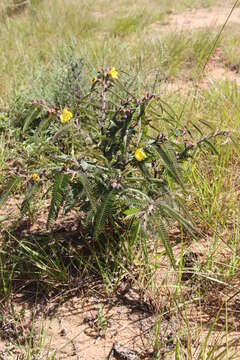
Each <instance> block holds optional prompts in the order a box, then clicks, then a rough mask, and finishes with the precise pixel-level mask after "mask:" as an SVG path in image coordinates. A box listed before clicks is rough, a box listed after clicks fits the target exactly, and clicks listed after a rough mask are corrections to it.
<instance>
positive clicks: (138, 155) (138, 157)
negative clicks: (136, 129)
mask: <svg viewBox="0 0 240 360" xmlns="http://www.w3.org/2000/svg"><path fill="white" fill-rule="evenodd" d="M134 156H135V158H136V160H137V161H143V160H144V159H146V157H147V155H146V154H145V152H144V151H143V149H142V148H140V149H137V150H135V153H134Z"/></svg>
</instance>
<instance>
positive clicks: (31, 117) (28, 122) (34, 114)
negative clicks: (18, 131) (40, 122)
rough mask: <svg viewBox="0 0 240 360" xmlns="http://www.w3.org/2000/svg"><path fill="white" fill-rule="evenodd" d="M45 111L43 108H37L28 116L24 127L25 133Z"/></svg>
mask: <svg viewBox="0 0 240 360" xmlns="http://www.w3.org/2000/svg"><path fill="white" fill-rule="evenodd" d="M42 111H43V109H42V108H39V107H35V108H34V109H33V111H32V112H31V113H30V115H28V116H27V118H26V120H25V122H24V126H23V132H25V131H27V130H28V129H29V127H30V125H31V124H32V122H33V121H34V120H35V119H36V118H37V117H38V116H39V114H40V113H41V112H42Z"/></svg>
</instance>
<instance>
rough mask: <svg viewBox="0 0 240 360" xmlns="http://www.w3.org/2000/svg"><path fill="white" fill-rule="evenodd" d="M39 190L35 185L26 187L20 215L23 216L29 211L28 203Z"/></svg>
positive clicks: (38, 186) (37, 185)
mask: <svg viewBox="0 0 240 360" xmlns="http://www.w3.org/2000/svg"><path fill="white" fill-rule="evenodd" d="M39 188H40V185H39V184H37V183H35V184H33V185H30V186H29V187H28V189H27V192H26V195H25V198H24V200H23V202H22V205H21V213H22V214H25V213H26V212H27V211H28V210H29V207H30V203H31V201H32V200H33V198H34V196H35V194H36V193H37V192H38V191H39Z"/></svg>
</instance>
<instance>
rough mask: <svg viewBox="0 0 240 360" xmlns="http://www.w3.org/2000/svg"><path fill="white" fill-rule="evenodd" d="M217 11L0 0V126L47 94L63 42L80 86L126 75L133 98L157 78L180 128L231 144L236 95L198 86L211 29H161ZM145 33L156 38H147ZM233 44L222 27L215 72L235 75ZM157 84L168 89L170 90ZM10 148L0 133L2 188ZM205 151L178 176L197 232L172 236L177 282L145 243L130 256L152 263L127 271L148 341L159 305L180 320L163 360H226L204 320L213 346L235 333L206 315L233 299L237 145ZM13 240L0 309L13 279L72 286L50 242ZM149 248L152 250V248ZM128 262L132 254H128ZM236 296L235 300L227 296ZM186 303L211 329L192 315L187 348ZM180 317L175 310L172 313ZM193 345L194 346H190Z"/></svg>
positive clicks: (59, 250) (222, 87) (112, 282)
mask: <svg viewBox="0 0 240 360" xmlns="http://www.w3.org/2000/svg"><path fill="white" fill-rule="evenodd" d="M232 4H233V2H232V1H229V2H228V4H227V6H229V7H231V5H232ZM217 5H219V6H221V5H224V6H226V2H223V1H214V0H207V1H204V0H202V1H201V0H194V1H190V0H189V1H188V0H185V1H184V0H181V1H177V2H176V1H171V0H170V1H165V0H162V1H161V0H151V1H146V0H139V1H126V0H125V1H124V0H118V1H109V0H97V1H79V0H67V1H64V0H55V1H45V0H42V1H29V3H28V6H26V7H25V8H22V9H21V10H20V9H19V11H16V12H11V13H9V11H8V10H7V8H8V7H9V6H10V5H9V1H6V2H4V1H3V2H1V4H0V12H1V26H0V106H1V108H2V112H1V115H0V126H4V127H6V126H8V125H7V124H6V122H7V121H9V119H7V118H6V110H8V109H9V107H14V106H15V107H16V113H17V111H19V109H21V104H18V102H17V100H16V99H19V96H20V97H21V99H24V101H25V100H26V99H32V98H49V96H51V94H52V92H53V89H54V87H55V82H56V81H57V79H58V75H59V72H60V71H62V69H63V67H62V63H63V60H64V59H66V58H67V57H68V56H69V53H70V50H69V48H68V46H69V45H71V46H72V47H74V49H75V52H76V54H77V55H78V56H82V57H84V59H85V60H86V61H87V63H88V65H89V79H86V81H89V83H91V78H92V76H93V75H94V74H95V73H96V71H97V70H98V69H99V68H100V67H102V66H115V67H116V68H117V69H120V70H122V71H126V72H127V73H130V74H133V75H134V76H136V88H137V92H138V93H141V94H142V93H144V92H145V91H146V90H148V89H149V87H150V85H151V84H152V83H153V80H154V79H155V77H156V75H157V84H156V89H155V90H156V92H157V93H158V94H160V95H161V96H162V97H163V98H164V99H165V100H167V101H168V102H169V104H171V107H172V109H173V110H174V112H175V113H177V114H179V117H180V119H181V122H182V123H183V124H197V123H199V122H202V127H201V129H202V131H203V134H204V132H205V131H207V130H208V129H209V128H211V129H212V130H213V131H214V130H216V131H217V130H228V131H230V132H231V134H232V137H233V139H234V140H235V142H236V143H238V142H239V118H240V106H239V104H240V93H239V88H238V86H237V85H236V83H235V82H229V81H225V79H221V80H220V81H217V82H215V81H213V82H211V83H210V84H208V86H201V80H202V78H203V77H204V74H203V73H202V71H201V70H202V69H203V67H204V65H205V64H206V61H207V59H208V56H209V52H210V49H211V48H212V44H213V42H214V39H215V37H216V35H217V33H218V31H219V29H216V28H208V29H198V30H193V31H183V32H180V33H175V32H174V33H172V32H169V31H166V30H165V27H166V26H167V24H168V22H169V17H170V16H171V14H172V13H173V12H174V13H175V12H179V13H180V12H182V11H185V10H186V9H190V8H201V7H211V6H217ZM13 6H14V2H13ZM156 24H157V29H158V31H157V33H156V31H153V29H154V26H155V25H156ZM239 45H240V37H239V27H238V26H235V25H230V24H229V25H228V26H227V27H226V28H225V30H224V33H223V36H222V37H221V38H220V39H219V41H218V43H217V48H218V49H219V51H220V55H219V58H218V62H220V63H221V64H222V66H223V67H225V68H227V69H229V68H230V69H233V70H234V71H235V75H236V76H238V75H239V74H238V72H239V48H240V46H239ZM179 81H181V83H179ZM169 84H170V85H171V84H173V85H174V86H173V87H171V86H169ZM179 84H182V88H183V89H179ZM183 84H184V85H183ZM199 84H200V85H199ZM197 85H199V86H197ZM13 99H15V101H16V103H15V105H13V104H12V101H13ZM21 101H22V100H21ZM157 121H158V120H157V119H156V122H157ZM21 146H22V144H21ZM19 147H20V145H19V143H18V142H17V141H16V140H14V139H13V138H12V137H11V129H10V125H9V133H8V134H7V135H6V133H5V132H4V133H3V134H2V135H1V136H0V183H3V182H4V175H3V174H4V173H3V170H4V169H5V168H7V167H9V166H14V160H15V157H16V154H17V153H19V152H18V151H17V150H18V148H19ZM216 148H217V151H218V154H216V153H214V151H213V153H211V152H209V150H207V149H206V148H203V152H199V153H198V152H197V153H196V154H195V157H194V159H193V160H192V161H191V162H188V163H187V164H186V165H185V168H184V177H185V179H186V183H187V187H188V209H189V211H190V212H191V214H192V216H193V218H194V220H195V222H196V223H197V225H198V227H199V229H200V230H201V231H202V238H201V239H199V240H198V242H196V241H195V240H194V239H191V238H185V237H184V236H183V235H182V234H180V235H178V239H177V240H176V238H174V239H173V241H172V245H173V250H174V254H175V255H176V257H177V260H178V262H179V264H180V266H179V273H178V274H177V275H175V277H174V280H171V281H170V280H169V279H171V276H172V271H170V270H169V274H167V275H166V276H164V274H166V271H165V268H166V266H168V263H167V265H166V259H165V257H164V253H163V252H162V249H161V251H160V252H159V249H158V248H157V244H156V246H155V243H154V241H153V239H149V240H148V243H147V244H144V243H143V244H142V245H141V246H142V247H143V248H144V249H143V250H144V251H143V254H144V259H138V261H139V263H141V261H144V262H145V267H144V269H146V268H147V266H152V268H153V269H155V272H156V279H155V278H153V279H149V278H148V277H147V276H146V274H145V273H144V272H143V271H142V270H141V266H139V269H138V271H139V272H140V277H139V279H138V281H137V284H136V283H134V285H135V286H138V288H139V289H141V291H143V293H145V295H146V297H147V298H148V300H149V303H150V304H151V306H153V308H154V311H153V313H154V316H156V319H157V320H156V322H155V325H154V326H155V327H154V328H155V329H156V334H157V329H158V326H160V325H159V323H160V322H161V321H160V319H162V316H163V315H162V314H163V313H164V312H165V311H166V308H167V309H168V310H167V311H169V313H171V314H172V317H173V318H174V321H177V320H176V319H177V317H178V318H181V321H180V320H179V319H178V320H179V324H181V325H180V327H179V328H177V330H176V333H177V335H176V337H175V340H176V339H177V340H176V341H175V342H174V346H173V349H172V350H171V351H172V354H175V355H172V356H175V359H184V355H183V353H185V354H186V353H187V356H188V357H187V358H188V359H193V360H203V359H212V360H214V359H231V351H230V350H229V349H228V345H225V347H224V352H223V353H222V355H221V349H220V348H218V345H217V343H218V341H219V339H217V340H216V337H214V334H215V333H214V326H215V325H216V324H215V323H214V321H215V322H216V323H218V320H219V319H220V320H221V321H220V322H219V323H220V325H219V324H218V325H219V327H218V329H220V330H219V331H220V332H221V336H222V337H223V338H224V341H226V342H227V343H228V341H229V340H228V338H229V336H230V337H231V334H232V332H234V330H236V327H235V321H236V319H237V314H236V312H234V308H233V307H232V309H231V311H230V312H229V314H228V316H227V315H226V314H227V310H226V312H225V314H223V313H222V312H220V313H218V310H219V306H220V305H222V306H223V307H224V306H225V305H226V308H227V305H229V307H231V304H228V303H227V302H225V303H222V302H221V300H222V299H223V300H226V299H227V298H228V297H229V296H231V295H234V293H235V292H236V293H237V290H238V286H239V274H240V261H239V260H240V249H239V210H240V208H239V191H240V180H239V172H240V161H239V148H238V147H236V146H233V144H232V142H231V141H230V140H229V139H226V138H224V139H221V140H218V141H217V142H216ZM27 151H28V156H29V157H34V156H35V157H36V158H39V162H41V163H44V162H45V161H47V159H45V158H44V157H43V156H41V154H36V153H35V149H34V148H31V147H30V146H28V147H27ZM23 163H24V160H23ZM3 217H4V211H3V213H2V212H1V213H0V226H1V221H2V218H3ZM3 224H5V223H4V222H3ZM11 236H13V235H12V234H11V233H10V234H9V237H11ZM14 241H17V242H18V243H19V244H20V247H19V249H21V251H20V252H19V254H16V253H14V255H13V256H12V259H11V260H12V261H11V264H10V265H11V266H10V267H9V254H8V252H9V249H3V250H2V253H1V257H0V265H1V267H0V274H1V284H2V287H1V296H2V299H3V302H4V301H5V303H8V301H9V302H10V301H11V300H12V299H13V298H14V294H15V292H14V291H16V287H17V289H19V288H20V289H21V288H22V281H23V279H25V280H26V279H27V280H26V283H27V284H33V285H32V286H33V288H34V290H36V289H37V291H38V292H41V291H42V292H43V293H44V292H45V291H46V289H47V290H50V291H51V290H52V291H56V290H57V291H59V289H64V291H69V289H70V290H72V289H74V288H76V287H77V285H76V284H75V283H74V280H73V279H72V278H71V277H70V275H69V271H68V268H67V266H65V263H64V260H63V259H64V256H65V255H66V254H67V255H66V256H69V248H68V247H67V246H66V247H65V245H63V244H62V242H61V241H56V239H55V240H54V239H50V240H49V242H46V243H45V245H44V246H39V245H37V242H36V243H34V247H31V246H32V245H31V243H30V241H29V239H27V240H26V239H14ZM152 243H154V246H155V247H156V249H153V247H154V246H152V245H151V244H152ZM156 243H157V241H156ZM148 249H151V250H148ZM148 251H149V252H148ZM154 251H155V252H154ZM183 253H197V254H198V255H199V254H200V256H199V257H198V261H197V262H195V263H192V265H191V272H192V273H193V275H194V277H193V279H192V280H191V281H190V282H189V283H187V282H185V281H184V280H183V278H182V274H184V272H185V273H188V271H187V270H186V268H185V267H184V263H183ZM70 256H73V257H74V254H72V253H71V254H70ZM129 257H130V258H132V257H134V254H131V250H129ZM150 260H151V261H150ZM78 261H79V268H80V267H81V268H82V266H83V265H84V266H85V269H84V273H86V274H87V273H89V272H91V271H92V270H94V269H92V268H91V264H90V263H89V264H84V261H85V259H84V257H83V258H79V259H78ZM119 261H120V259H119V258H118V259H116V262H119ZM146 264H147V265H146ZM15 269H17V272H15ZM26 269H27V271H26ZM141 271H142V273H141ZM164 271H165V272H164ZM159 272H160V273H161V276H160V280H159V279H158V276H159ZM126 273H128V276H129V277H131V278H132V281H133V282H134V281H135V280H134V274H133V273H131V271H129V272H128V271H127V270H126V269H122V272H121V273H120V274H118V276H116V274H113V273H110V272H109V273H108V272H107V271H105V269H102V274H101V275H102V278H104V280H105V286H106V288H107V291H108V294H111V296H114V290H115V289H116V288H117V286H118V285H119V282H121V279H122V278H123V277H124V274H126ZM162 274H163V275H162ZM146 279H147V281H148V282H147V281H146ZM13 280H14V281H13ZM38 282H39V284H40V285H39V284H38ZM16 283H17V286H16ZM13 284H14V285H13ZM159 289H160V290H159ZM159 291H160V292H162V297H164V296H166V294H167V297H168V299H167V302H166V303H165V306H166V308H165V309H163V308H161V304H160V303H159ZM229 294H230V295H229ZM236 298H237V299H238V295H236ZM195 299H197V304H195ZM234 299H235V298H234ZM188 302H190V304H191V305H192V304H194V306H196V311H197V312H198V311H199V313H201V311H202V308H204V311H203V314H204V315H203V318H204V316H205V315H206V314H207V315H208V316H209V319H210V320H211V321H213V324H214V326H213V327H211V326H210V325H209V324H210V323H209V322H208V323H207V325H206V327H205V328H204V329H203V325H202V318H201V315H200V320H199V321H198V322H197V323H196V329H197V330H196V334H195V335H194V341H192V339H191V336H192V335H191V330H192V329H191V326H190V325H189V322H188V321H189V316H188V315H189V306H188ZM216 304H218V305H219V304H220V305H219V306H217V305H216ZM6 308H7V307H3V308H2V318H3V319H5V320H4V321H5V322H8V321H9V318H10V319H11V321H14V322H15V323H18V322H19V319H17V320H16V316H15V315H16V314H13V313H11V312H10V311H9V309H8V308H7V310H6ZM180 308H181V309H183V310H181V311H180V310H179V309H180ZM200 309H201V311H200ZM212 310H214V311H212ZM224 311H225V310H224ZM206 329H207V330H206ZM207 331H209V333H207ZM197 332H198V334H197ZM182 333H184V336H185V338H184V337H183V336H182ZM210 335H211V336H212V335H213V338H214V340H213V342H212V343H211V342H210V340H209V339H210ZM31 336H32V334H30V335H29V338H28V340H29V341H28V342H25V346H20V345H19V343H18V339H17V340H16V341H15V343H16V344H17V345H18V347H20V348H21V352H22V353H23V354H24V356H25V357H24V359H25V358H26V359H36V357H34V356H36V354H39V353H41V351H43V347H44V341H41V340H42V339H43V338H44V336H43V335H42V334H41V336H39V342H38V343H37V344H36V343H35V342H33V341H32V340H31ZM32 337H33V336H32ZM183 338H184V340H182V339H183ZM226 339H227V340H226ZM220 342H222V340H220ZM198 343H199V344H200V345H197V344H198ZM186 344H187V345H186ZM165 345H166V343H165V344H163V343H161V342H160V341H159V339H158V335H156V338H155V339H154V340H153V341H152V344H151V346H153V348H154V350H155V351H154V355H152V358H153V359H160V358H161V357H160V354H161V351H160V350H161V349H164V346H165ZM166 347H167V345H166ZM196 349H197V350H196ZM219 349H220V350H219ZM194 351H195V352H194ZM219 353H220V355H219ZM217 354H218V355H219V357H217V356H218V355H217ZM166 356H167V355H166ZM50 358H51V357H49V359H50ZM166 358H167V357H166ZM236 359H237V357H236Z"/></svg>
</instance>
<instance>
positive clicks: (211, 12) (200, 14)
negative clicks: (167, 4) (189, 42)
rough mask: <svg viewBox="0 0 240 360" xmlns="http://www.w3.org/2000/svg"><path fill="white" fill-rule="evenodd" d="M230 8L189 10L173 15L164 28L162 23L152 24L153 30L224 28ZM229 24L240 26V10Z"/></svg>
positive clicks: (236, 11)
mask: <svg viewBox="0 0 240 360" xmlns="http://www.w3.org/2000/svg"><path fill="white" fill-rule="evenodd" d="M230 11H231V8H230V7H212V8H207V9H205V8H203V9H195V10H189V11H185V12H182V13H177V14H172V15H170V17H169V22H168V23H167V24H166V25H165V26H163V25H162V23H160V22H159V23H158V22H157V23H155V24H152V25H151V26H152V29H153V30H155V31H157V30H160V28H161V31H178V32H179V31H183V30H193V29H201V28H208V27H217V26H222V25H223V24H224V22H225V21H226V19H227V16H228V15H229V14H230ZM228 23H229V24H233V23H234V24H240V8H236V9H235V10H234V11H233V13H232V15H231V17H230V19H229V22H228Z"/></svg>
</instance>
